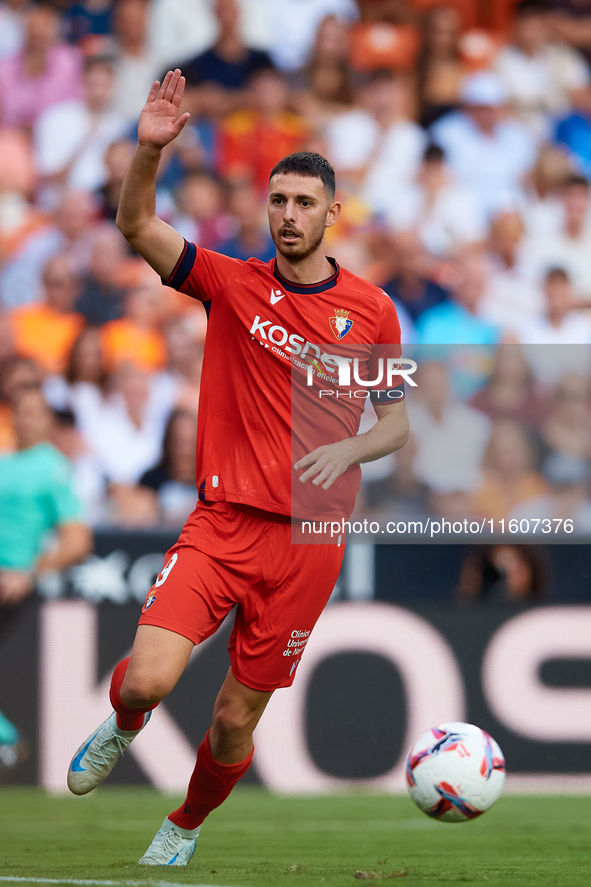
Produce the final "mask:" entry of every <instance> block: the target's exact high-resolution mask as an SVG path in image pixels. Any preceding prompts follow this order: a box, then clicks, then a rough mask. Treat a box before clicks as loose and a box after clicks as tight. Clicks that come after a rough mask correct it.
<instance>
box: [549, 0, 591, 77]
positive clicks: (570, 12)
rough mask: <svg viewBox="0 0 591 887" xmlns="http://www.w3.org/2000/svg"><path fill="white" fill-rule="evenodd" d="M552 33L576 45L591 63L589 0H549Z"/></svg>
mask: <svg viewBox="0 0 591 887" xmlns="http://www.w3.org/2000/svg"><path fill="white" fill-rule="evenodd" d="M548 6H549V10H550V12H551V13H552V14H551V15H550V16H549V17H548V24H549V26H550V28H551V30H552V35H553V36H554V37H555V38H558V39H559V40H564V41H565V42H566V43H570V45H571V46H576V47H577V48H578V49H579V50H580V51H581V52H582V53H583V54H584V56H585V58H586V59H587V61H588V62H589V63H590V64H591V5H590V4H589V0H549V3H548Z"/></svg>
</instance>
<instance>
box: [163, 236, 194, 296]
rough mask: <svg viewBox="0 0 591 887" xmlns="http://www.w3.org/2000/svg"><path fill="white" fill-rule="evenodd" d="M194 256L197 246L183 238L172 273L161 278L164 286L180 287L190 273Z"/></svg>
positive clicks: (176, 288)
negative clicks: (182, 245)
mask: <svg viewBox="0 0 591 887" xmlns="http://www.w3.org/2000/svg"><path fill="white" fill-rule="evenodd" d="M196 256H197V247H196V246H195V244H194V243H189V241H188V240H185V245H184V247H183V251H182V253H181V254H180V256H179V260H178V262H177V263H176V265H175V266H174V268H173V271H172V274H171V275H170V277H169V278H168V280H164V278H162V283H163V284H164V285H165V286H171V287H172V288H173V289H175V290H178V289H180V288H181V287H182V285H183V283H184V282H185V280H186V279H187V277H188V276H189V274H190V273H191V270H192V268H193V265H194V264H195V258H196Z"/></svg>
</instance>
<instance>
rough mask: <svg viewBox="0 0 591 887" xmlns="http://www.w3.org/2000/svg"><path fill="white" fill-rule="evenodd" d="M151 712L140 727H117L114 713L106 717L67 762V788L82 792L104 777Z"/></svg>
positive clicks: (91, 788) (150, 713) (81, 793)
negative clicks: (129, 728)
mask: <svg viewBox="0 0 591 887" xmlns="http://www.w3.org/2000/svg"><path fill="white" fill-rule="evenodd" d="M151 715H152V712H151V711H149V712H146V714H145V716H144V723H143V726H142V727H140V729H139V730H120V729H119V727H118V726H117V714H116V712H113V713H112V714H111V715H109V717H108V718H107V720H106V721H103V723H102V724H101V725H100V727H99V728H98V730H95V731H94V733H92V735H91V736H89V737H88V739H87V740H86V741H85V742H83V743H82V745H81V746H80V748H79V749H78V751H77V752H76V754H75V755H74V757H73V758H72V760H71V762H70V768H69V770H68V788H69V789H70V791H71V792H73V793H74V794H75V795H85V794H87V793H88V792H91V791H92V790H93V788H96V787H97V785H100V784H101V782H104V780H105V779H106V778H107V776H108V775H109V773H110V772H111V770H112V769H113V767H114V766H115V764H116V763H117V761H118V760H119V758H120V757H121V755H122V754H123V752H124V751H125V749H126V748H127V746H128V745H129V743H130V742H131V741H132V739H135V737H136V736H137V735H138V733H139V732H140V731H141V730H143V729H144V727H145V726H146V724H147V723H148V721H149V720H150V717H151Z"/></svg>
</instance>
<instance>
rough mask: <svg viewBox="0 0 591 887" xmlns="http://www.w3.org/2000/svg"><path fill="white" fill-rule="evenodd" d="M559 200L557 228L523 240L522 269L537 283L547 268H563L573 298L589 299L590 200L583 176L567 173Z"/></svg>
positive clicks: (590, 285)
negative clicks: (561, 209) (560, 210)
mask: <svg viewBox="0 0 591 887" xmlns="http://www.w3.org/2000/svg"><path fill="white" fill-rule="evenodd" d="M561 202H562V208H563V219H562V221H561V225H560V227H559V228H558V229H555V230H550V231H547V232H546V234H545V235H542V236H535V235H530V236H529V237H528V238H527V240H526V242H525V243H524V245H523V253H522V262H523V268H524V272H525V273H526V274H529V275H530V276H531V278H532V280H535V281H540V282H541V281H542V280H543V279H544V278H545V276H546V274H547V272H548V271H549V269H551V268H564V270H565V271H566V272H567V273H568V276H569V277H570V279H571V281H572V285H573V288H574V290H575V292H576V294H577V297H578V298H579V299H580V300H582V299H591V266H590V263H589V255H590V250H591V219H590V210H591V201H590V192H589V182H588V181H587V179H585V178H583V177H582V176H578V175H571V176H570V177H569V179H568V180H567V182H566V183H565V185H564V187H563V189H562V193H561Z"/></svg>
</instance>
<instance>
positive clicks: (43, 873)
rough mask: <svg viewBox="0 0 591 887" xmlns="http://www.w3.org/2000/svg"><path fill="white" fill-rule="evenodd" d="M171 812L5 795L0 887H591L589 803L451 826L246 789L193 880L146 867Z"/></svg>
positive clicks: (212, 822) (397, 812)
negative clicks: (28, 885)
mask: <svg viewBox="0 0 591 887" xmlns="http://www.w3.org/2000/svg"><path fill="white" fill-rule="evenodd" d="M175 801H176V803H178V799H174V798H170V797H166V796H163V795H160V794H158V793H157V792H156V791H154V790H151V789H148V788H145V789H144V788H129V789H128V788H117V787H113V788H110V787H108V786H107V787H102V788H100V789H98V791H96V792H94V793H93V794H92V795H89V796H87V797H84V798H74V797H50V796H48V795H46V794H44V793H43V792H41V791H40V790H38V789H33V788H5V789H0V887H4V884H7V885H9V884H10V882H9V880H8V879H11V878H12V879H15V881H14V882H13V883H16V884H18V883H19V882H20V883H21V884H23V883H25V879H26V881H29V879H30V881H31V882H32V883H35V882H34V881H33V879H48V880H56V881H58V882H61V883H64V884H66V883H72V881H76V880H81V879H93V880H98V881H109V882H118V881H121V882H125V881H127V882H131V881H134V882H137V883H139V884H142V885H144V884H145V885H149V884H151V885H153V887H158V882H160V885H161V887H162V885H163V882H164V883H165V884H166V885H173V884H177V883H178V884H186V885H203V884H206V885H227V887H283V885H285V887H312V885H314V887H346V885H350V887H353V885H355V884H358V883H360V882H361V881H362V880H367V881H369V882H370V883H376V884H377V883H384V884H395V883H396V884H401V885H402V884H405V885H408V887H419V885H429V887H437V885H449V884H496V885H505V884H507V885H530V884H536V885H552V887H563V885H564V887H571V885H579V884H580V885H589V884H591V856H590V852H589V845H590V841H589V832H590V830H591V797H581V796H577V797H569V798H567V797H560V798H558V797H516V796H508V797H504V798H503V797H502V798H501V799H500V800H499V801H498V802H497V804H496V806H495V807H494V808H493V809H492V810H490V811H489V812H488V813H487V814H486V815H485V816H483V817H481V818H480V819H477V820H475V821H473V822H468V823H462V824H459V825H450V824H445V823H438V822H432V821H431V820H429V819H428V818H427V817H426V816H424V815H423V814H422V813H420V812H419V811H418V810H416V808H415V807H414V805H413V804H412V802H411V801H410V800H409V799H407V798H404V797H395V798H389V797H385V796H383V795H379V796H368V795H365V794H364V795H346V796H338V797H330V798H299V797H298V798H286V797H274V796H273V795H270V794H268V793H267V792H265V791H263V790H260V789H254V788H248V787H245V788H240V787H238V788H237V789H236V791H235V792H234V793H233V795H232V796H231V797H230V798H229V800H228V801H227V802H226V803H225V804H224V805H223V806H222V807H220V808H219V809H218V810H216V811H214V813H212V815H211V816H210V818H209V819H208V820H207V822H206V824H205V825H204V827H203V829H202V832H201V836H200V837H199V840H198V841H197V852H196V854H195V856H194V857H193V860H192V862H191V863H190V864H189V866H188V867H187V868H174V867H173V868H167V869H163V868H157V869H156V868H144V867H141V866H138V865H137V859H138V858H139V857H140V856H141V855H142V853H143V852H144V850H145V849H146V848H147V846H148V844H149V843H150V841H151V839H152V837H153V835H154V834H155V832H156V830H157V828H158V827H159V826H160V823H161V821H162V819H163V818H164V816H165V815H166V814H167V813H168V812H170V810H172V809H174V807H175V806H176V804H175ZM356 873H365V877H363V878H360V877H359V875H357V878H356ZM21 879H22V880H21Z"/></svg>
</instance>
